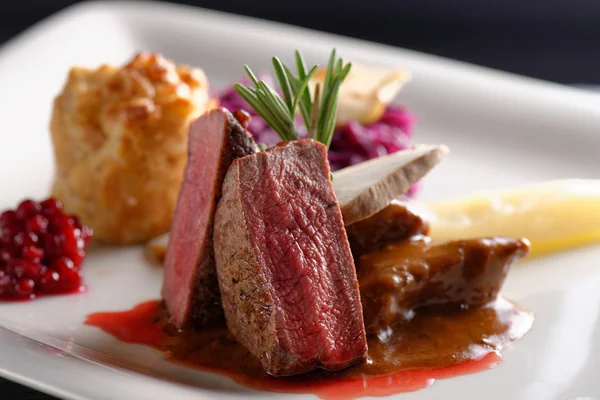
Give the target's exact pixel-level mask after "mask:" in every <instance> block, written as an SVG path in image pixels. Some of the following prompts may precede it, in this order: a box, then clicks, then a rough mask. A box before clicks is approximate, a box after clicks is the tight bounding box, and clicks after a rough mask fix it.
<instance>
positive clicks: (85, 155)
mask: <svg viewBox="0 0 600 400" xmlns="http://www.w3.org/2000/svg"><path fill="white" fill-rule="evenodd" d="M208 107H214V101H213V100H211V99H210V98H209V95H208V82H207V79H206V77H205V75H204V73H203V72H202V71H201V70H198V69H193V68H191V67H188V66H176V65H175V64H173V63H172V62H171V61H169V60H167V59H165V58H164V57H162V56H160V55H158V54H149V53H141V54H138V55H136V56H135V57H134V58H133V60H131V61H130V62H129V63H128V64H126V65H125V66H123V67H122V68H116V67H113V66H109V65H103V66H101V67H99V68H97V69H95V70H89V69H86V68H80V67H76V68H73V69H72V70H71V71H70V73H69V76H68V79H67V82H66V84H65V86H64V88H63V91H62V92H61V93H60V94H59V95H58V96H57V98H56V99H55V101H54V110H53V114H52V120H51V128H50V129H51V133H52V142H53V144H54V152H55V159H56V177H55V181H54V186H53V195H54V196H56V197H57V198H59V199H60V200H61V201H62V202H63V204H64V207H65V210H66V212H68V213H72V214H77V215H78V216H79V217H80V218H81V219H82V220H83V221H84V222H85V223H86V224H88V225H89V226H91V227H92V228H93V229H94V233H95V238H97V239H99V240H101V241H105V242H110V243H119V244H125V243H139V242H144V241H146V240H148V239H150V238H152V237H155V236H157V235H159V234H161V233H163V232H166V231H167V230H168V229H169V227H170V225H171V220H172V215H173V211H174V208H175V203H176V200H177V193H178V191H179V186H180V184H181V180H182V177H183V171H184V168H185V165H186V161H187V137H188V128H189V123H190V121H191V120H193V119H195V118H197V117H198V116H200V115H201V114H202V113H203V112H204V111H206V109H207V108H208Z"/></svg>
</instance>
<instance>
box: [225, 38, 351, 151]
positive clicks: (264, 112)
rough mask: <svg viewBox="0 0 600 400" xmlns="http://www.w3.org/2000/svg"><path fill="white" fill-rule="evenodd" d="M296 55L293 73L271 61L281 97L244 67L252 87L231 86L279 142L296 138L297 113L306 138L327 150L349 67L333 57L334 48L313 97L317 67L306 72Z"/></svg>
mask: <svg viewBox="0 0 600 400" xmlns="http://www.w3.org/2000/svg"><path fill="white" fill-rule="evenodd" d="M295 56H296V57H295V59H296V60H295V61H296V74H294V73H293V72H292V71H291V70H290V69H289V68H288V67H287V66H286V65H285V64H283V62H282V61H281V60H280V59H279V58H277V57H273V59H272V63H273V69H274V70H275V76H276V77H277V81H278V83H279V88H280V90H281V93H282V94H283V98H282V97H281V96H280V95H279V93H277V91H275V90H274V89H272V88H271V87H269V85H267V84H266V83H265V82H264V81H262V80H259V79H258V78H257V77H256V75H254V73H253V72H252V70H251V69H250V67H248V66H247V65H246V66H244V68H245V69H246V73H247V74H248V76H249V77H250V80H251V81H252V84H253V85H254V86H246V85H242V84H240V83H237V84H235V85H234V87H235V90H236V91H237V92H238V93H239V94H240V96H242V97H243V98H244V100H246V102H247V103H248V104H249V105H250V107H252V108H253V109H254V111H256V113H257V114H258V115H260V116H261V117H262V118H263V119H264V120H265V122H266V123H267V124H268V125H269V126H270V127H271V128H272V129H273V130H274V131H275V132H277V134H278V135H279V136H280V137H281V139H282V140H286V141H287V140H297V139H298V137H299V134H298V131H297V129H296V125H295V121H294V120H295V117H296V113H297V112H298V111H299V112H300V115H301V116H302V119H303V121H304V125H305V126H306V131H307V132H308V137H310V138H312V139H314V140H317V141H319V142H321V143H323V144H325V146H327V147H329V145H330V144H331V138H332V136H333V132H334V129H335V120H336V117H337V106H338V92H339V89H340V86H341V85H342V82H343V81H344V79H345V78H346V76H347V75H348V72H350V68H351V67H352V64H350V63H348V64H346V65H344V61H343V60H342V59H337V58H336V52H335V49H333V50H332V52H331V56H330V57H329V63H328V65H327V71H326V75H325V79H324V81H323V85H322V86H321V85H319V84H317V85H316V87H315V93H314V95H313V94H311V91H310V88H309V82H310V79H311V78H312V77H313V75H314V74H315V72H316V71H317V69H318V66H317V65H315V66H313V67H311V68H310V69H307V67H306V62H305V61H304V58H303V57H302V54H301V53H300V52H299V51H298V50H296V53H295Z"/></svg>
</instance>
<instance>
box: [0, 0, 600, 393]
mask: <svg viewBox="0 0 600 400" xmlns="http://www.w3.org/2000/svg"><path fill="white" fill-rule="evenodd" d="M134 7H135V8H137V9H138V10H139V9H140V8H144V9H146V10H149V9H162V10H163V12H184V11H185V12H189V11H193V12H194V13H196V15H200V14H206V15H208V16H211V17H214V18H219V19H223V20H229V21H232V20H233V21H244V23H248V24H250V25H254V26H258V25H262V26H263V27H264V26H268V27H272V28H273V29H277V30H284V31H286V32H294V33H297V34H301V35H308V36H315V37H320V38H330V39H335V40H336V41H338V42H344V43H347V44H357V45H359V46H360V47H369V48H372V49H375V50H376V49H381V50H384V51H387V52H390V51H393V52H397V51H402V52H404V53H406V54H411V55H412V56H413V57H417V58H420V59H422V60H423V61H424V62H432V63H439V64H442V65H443V66H444V67H448V68H451V69H452V70H454V71H457V70H460V71H461V73H464V74H476V75H477V76H480V77H485V79H493V80H495V81H497V82H503V83H506V84H508V85H509V86H511V85H516V86H522V87H524V86H529V87H531V90H537V91H539V93H537V95H539V96H552V97H556V98H558V97H560V96H564V97H563V98H561V100H560V101H562V102H564V103H565V104H566V103H569V104H572V105H573V106H574V107H577V108H579V107H581V108H582V110H583V111H582V112H589V111H595V109H594V110H592V106H591V105H590V101H591V100H592V99H593V100H598V96H597V94H594V93H591V92H588V91H586V90H584V89H580V88H574V87H569V86H565V85H562V84H557V83H552V82H547V81H542V80H538V79H535V78H530V77H524V76H520V75H516V74H512V73H509V72H504V71H499V70H495V69H492V68H488V67H482V66H477V65H472V64H468V63H465V62H462V61H457V60H451V59H447V58H444V57H440V56H435V55H430V54H425V53H421V52H418V51H413V50H406V49H401V48H398V47H394V46H389V45H384V44H379V43H372V42H368V41H365V40H361V39H355V38H349V37H346V36H340V35H335V34H331V33H324V32H319V31H316V30H312V29H308V28H303V27H297V26H291V25H287V24H283V23H279V22H274V21H267V20H262V19H258V18H253V17H246V16H239V15H235V14H229V13H225V12H221V11H214V10H207V9H204V8H199V7H194V6H188V5H180V4H170V3H166V4H165V3H159V2H154V1H100V0H93V1H87V2H82V3H78V4H75V5H71V6H69V7H66V8H64V9H62V10H60V11H58V12H57V13H54V14H52V15H51V16H49V17H47V18H45V19H43V20H41V21H40V22H38V23H36V24H34V25H33V26H31V27H29V28H28V29H26V30H25V31H23V32H21V33H19V34H18V35H16V36H15V37H13V38H11V39H9V40H8V41H7V42H5V43H4V44H3V45H2V46H1V47H0V64H1V63H2V62H3V61H4V60H5V59H8V58H11V57H14V53H15V51H16V50H18V49H19V48H20V47H21V46H23V45H26V44H27V43H28V42H30V41H33V40H36V39H38V38H40V37H42V36H43V35H44V34H45V32H48V31H52V30H54V29H56V28H57V27H58V26H60V25H62V24H64V23H65V22H67V21H69V20H71V19H75V18H79V17H82V16H85V15H86V14H89V13H94V12H96V11H97V10H103V11H110V12H116V13H119V12H131V9H132V8H134ZM598 111H600V109H598ZM598 115H599V116H600V113H599V114H598ZM599 120H600V119H599ZM1 326H2V323H1V322H0V327H1ZM11 332H12V333H14V334H16V335H20V334H19V333H18V332H15V331H13V330H11ZM20 336H21V337H24V338H26V339H27V340H34V339H31V338H29V337H27V336H23V335H20ZM44 346H48V345H44ZM49 347H52V346H49ZM39 356H40V357H46V358H51V356H50V355H48V354H45V355H44V354H43V353H40V354H39ZM69 356H70V357H72V358H75V359H78V360H80V361H83V362H85V363H86V364H96V366H97V363H95V362H92V361H88V360H83V359H81V358H79V357H77V356H76V355H72V354H70V355H69ZM113 368H114V369H115V370H119V368H118V367H112V366H111V367H110V368H108V369H109V370H110V369H113ZM104 370H105V371H106V369H105V368H104ZM113 372H114V371H113ZM123 372H125V373H126V374H134V375H135V376H136V377H140V378H146V379H151V380H156V378H152V377H148V376H145V375H143V374H139V373H136V372H132V371H123ZM99 375H100V374H99ZM0 376H2V377H4V378H6V379H8V380H11V381H14V382H17V383H19V384H22V385H24V386H28V387H31V388H33V389H35V390H38V391H40V392H43V393H47V394H49V395H53V396H60V397H68V398H71V399H76V400H89V399H94V397H89V396H83V395H81V394H78V393H77V392H75V391H69V390H65V389H62V388H61V387H60V386H59V384H57V383H56V381H54V382H52V381H48V380H46V381H44V380H41V379H39V378H38V379H33V378H30V377H28V376H27V375H25V374H19V373H14V372H11V371H10V370H9V369H7V368H6V367H2V365H1V363H0ZM107 376H111V375H107ZM161 382H162V381H160V382H159V383H161ZM164 384H165V385H166V384H169V385H170V383H169V382H164ZM170 386H173V385H170ZM174 389H176V388H175V387H173V388H172V390H174ZM187 390H188V388H185V387H184V388H183V392H182V394H183V393H185V392H186V391H187ZM193 390H194V393H195V396H196V397H197V398H204V397H205V396H207V398H210V394H209V392H207V391H204V392H202V389H201V388H194V389H193Z"/></svg>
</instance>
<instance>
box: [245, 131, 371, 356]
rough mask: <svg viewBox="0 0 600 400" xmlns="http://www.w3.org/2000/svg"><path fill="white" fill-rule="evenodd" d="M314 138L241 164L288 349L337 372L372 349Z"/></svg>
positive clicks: (255, 238) (258, 250)
mask: <svg viewBox="0 0 600 400" xmlns="http://www.w3.org/2000/svg"><path fill="white" fill-rule="evenodd" d="M326 157H327V154H326V150H325V147H324V146H322V145H320V144H319V145H316V144H315V143H314V142H311V141H300V142H296V143H293V144H288V145H286V146H278V147H276V148H275V149H273V150H270V151H269V152H267V153H265V152H263V153H260V154H258V155H257V157H252V158H248V159H241V160H240V161H241V166H240V182H241V185H242V187H241V190H242V192H245V193H247V195H245V196H243V202H244V204H243V207H244V209H245V210H246V211H247V212H246V213H245V215H246V218H247V220H246V223H247V226H248V227H250V231H251V241H252V244H253V247H254V251H255V254H256V255H257V257H258V260H259V262H260V263H261V264H262V265H264V266H265V267H266V268H265V269H264V270H265V274H266V279H267V282H268V283H269V286H270V287H269V288H268V289H269V290H270V292H271V295H272V296H273V299H274V302H275V306H276V308H277V312H276V318H277V321H276V322H277V323H276V325H277V337H278V340H279V344H280V346H281V348H282V349H283V350H284V351H286V352H289V353H291V354H294V355H297V356H299V357H300V359H311V358H316V359H319V360H320V362H321V364H322V365H323V366H324V367H326V368H338V367H340V366H343V365H346V364H348V363H349V362H352V361H354V360H357V359H359V358H361V357H362V356H363V355H364V353H365V350H366V345H365V342H364V333H363V332H364V327H363V320H362V309H361V304H360V299H359V297H358V289H357V288H358V283H357V280H356V273H355V269H354V262H353V260H352V255H351V253H350V248H349V245H348V240H347V237H346V233H345V230H344V226H343V222H342V216H341V213H340V210H339V207H338V206H337V204H336V198H335V195H334V193H333V189H332V187H331V183H330V181H329V166H328V163H327V159H326Z"/></svg>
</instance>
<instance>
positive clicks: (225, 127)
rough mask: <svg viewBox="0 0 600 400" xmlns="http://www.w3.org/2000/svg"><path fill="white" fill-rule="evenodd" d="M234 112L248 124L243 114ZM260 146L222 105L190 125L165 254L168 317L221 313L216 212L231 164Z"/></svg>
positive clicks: (192, 322)
mask: <svg viewBox="0 0 600 400" xmlns="http://www.w3.org/2000/svg"><path fill="white" fill-rule="evenodd" d="M236 116H237V117H238V118H239V119H240V120H241V121H242V123H245V122H246V120H244V119H243V115H242V114H236ZM257 151H258V146H257V145H256V143H255V142H254V139H252V136H251V135H250V134H249V133H248V132H247V131H246V130H245V129H244V127H243V126H242V125H241V124H240V121H238V120H237V119H236V118H235V117H234V116H233V115H232V114H231V113H230V112H229V111H227V110H226V109H224V108H219V109H215V110H213V111H210V112H208V113H206V114H204V115H203V116H201V117H200V118H198V119H197V120H196V121H195V122H194V123H192V125H191V126H190V136H189V148H188V153H189V157H188V164H187V167H186V170H185V176H184V179H183V183H182V185H181V189H180V192H179V198H178V201H177V208H176V210H175V216H174V220H173V226H172V229H171V237H170V240H169V246H168V249H167V254H166V257H165V277H164V281H163V288H162V295H163V298H164V301H165V304H166V307H167V310H168V312H169V316H170V322H171V323H173V324H174V325H175V326H177V327H178V328H184V327H189V326H202V325H205V324H207V323H210V322H211V321H214V320H217V319H219V318H222V317H223V311H222V308H221V302H220V296H219V287H218V283H217V276H216V271H215V263H214V256H213V245H212V234H213V220H214V213H215V210H216V208H217V203H218V201H219V199H220V197H221V187H222V184H223V179H224V178H225V174H226V173H227V169H228V168H229V166H230V165H231V162H232V161H233V160H234V159H235V158H237V157H243V156H246V155H249V154H253V153H255V152H257Z"/></svg>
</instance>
